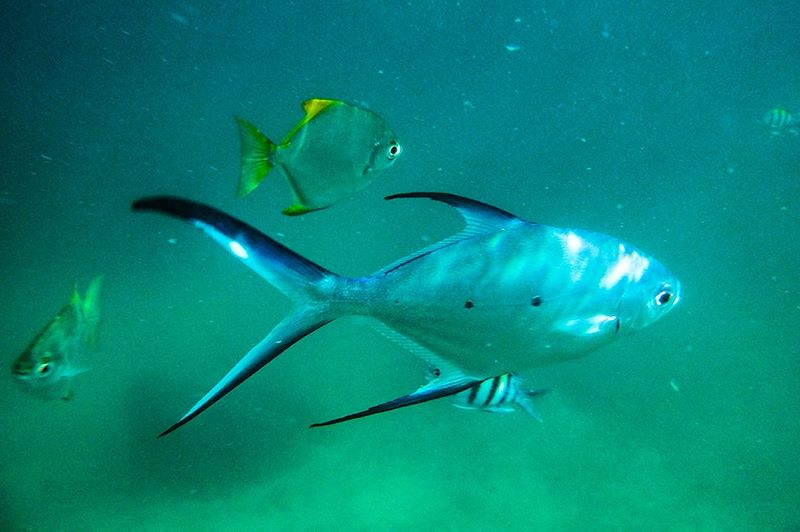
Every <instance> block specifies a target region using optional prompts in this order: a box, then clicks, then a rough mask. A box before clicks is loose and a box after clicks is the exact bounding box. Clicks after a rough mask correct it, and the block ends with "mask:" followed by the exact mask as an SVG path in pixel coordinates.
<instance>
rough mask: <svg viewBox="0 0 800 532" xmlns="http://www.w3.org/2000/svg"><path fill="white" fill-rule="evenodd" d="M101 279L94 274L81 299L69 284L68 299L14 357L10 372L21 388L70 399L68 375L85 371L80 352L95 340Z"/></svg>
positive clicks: (45, 395) (49, 397) (52, 396)
mask: <svg viewBox="0 0 800 532" xmlns="http://www.w3.org/2000/svg"><path fill="white" fill-rule="evenodd" d="M102 280H103V278H102V277H95V278H94V279H93V280H92V282H91V283H90V284H89V288H88V289H87V290H86V294H85V296H84V297H83V299H81V296H80V294H78V288H77V287H75V288H73V291H72V297H71V298H70V301H69V303H67V304H66V305H65V306H64V308H62V309H61V311H60V312H59V313H58V314H56V316H55V317H54V318H53V319H52V320H50V323H48V324H47V325H46V326H45V327H44V329H42V331H41V332H40V333H39V334H38V335H37V336H36V338H34V339H33V341H32V342H31V343H30V345H29V346H28V348H27V349H26V350H25V351H24V352H23V353H22V354H21V355H20V356H19V357H17V359H16V361H14V366H13V368H12V370H11V372H12V374H13V375H14V377H15V379H16V380H17V381H18V382H19V383H21V384H22V385H23V386H24V387H25V389H27V390H29V391H31V392H33V393H34V394H36V395H38V396H40V397H44V398H46V399H52V398H56V397H60V398H61V399H65V400H67V399H70V397H71V396H72V386H71V384H72V378H73V377H74V376H75V375H78V374H80V373H83V372H84V371H86V369H87V368H86V367H84V366H83V365H82V364H83V356H84V354H85V352H86V351H87V349H93V348H94V347H95V346H96V343H97V325H98V323H99V322H100V286H101V285H102Z"/></svg>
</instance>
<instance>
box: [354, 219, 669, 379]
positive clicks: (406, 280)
mask: <svg viewBox="0 0 800 532" xmlns="http://www.w3.org/2000/svg"><path fill="white" fill-rule="evenodd" d="M372 287H373V290H374V292H373V293H371V294H369V295H368V296H367V297H366V299H368V300H369V301H370V304H369V307H368V310H367V312H368V313H369V314H370V315H373V316H375V317H377V318H378V319H380V320H381V321H383V322H384V323H386V324H388V325H389V326H390V327H392V328H394V329H395V330H397V331H398V332H400V333H402V334H404V335H406V336H409V337H412V338H414V339H415V340H416V341H417V342H419V343H420V344H422V345H423V346H425V347H427V348H428V349H430V350H431V351H433V352H435V353H439V354H441V355H442V356H444V357H445V358H447V359H449V360H451V361H454V362H457V363H458V365H459V366H460V367H462V368H464V369H466V370H470V371H473V372H476V373H478V374H481V375H495V374H498V373H500V372H502V371H504V370H508V369H513V370H514V371H522V370H524V369H528V368H532V367H537V366H542V365H545V364H550V363H553V362H560V361H564V360H569V359H572V358H576V357H579V356H580V355H582V354H585V353H587V352H589V351H591V350H593V349H595V348H597V347H599V346H601V345H604V344H606V343H608V342H610V341H611V340H613V339H614V338H616V337H617V336H618V335H619V334H621V333H626V332H628V331H630V330H635V329H639V328H641V327H643V326H646V325H647V324H649V323H651V322H652V321H654V320H655V319H657V318H658V317H659V316H660V315H661V314H663V313H664V312H666V311H667V309H668V308H671V307H672V305H673V304H674V301H668V302H666V304H663V305H662V304H659V303H658V302H657V301H656V297H657V296H658V295H659V294H660V293H662V292H664V293H670V294H675V295H677V292H678V290H679V284H678V282H677V280H675V279H674V277H673V276H672V275H670V274H669V272H667V270H666V269H664V267H663V266H661V265H660V264H658V263H657V262H656V261H654V260H653V259H651V258H649V257H647V256H646V255H645V254H643V253H642V252H640V251H638V250H636V249H635V248H633V247H632V246H630V245H628V244H625V243H623V242H621V241H619V240H617V239H615V238H612V237H609V236H606V235H602V234H599V233H591V232H585V231H578V230H570V229H559V228H555V227H549V226H545V225H539V224H534V223H530V222H525V221H523V220H519V219H516V220H512V221H510V222H509V223H508V224H507V225H505V226H504V227H502V228H499V229H497V230H495V231H492V232H490V233H485V234H477V235H474V236H470V237H469V238H464V239H460V240H458V241H456V242H453V243H452V244H451V245H449V246H446V247H443V248H441V249H439V250H437V251H436V252H435V253H430V254H427V255H423V256H420V257H419V258H416V259H415V260H413V261H412V262H409V263H407V264H404V265H403V266H401V267H397V268H393V269H392V268H390V269H389V270H387V271H385V272H381V273H379V274H378V275H376V276H374V277H373V278H372ZM676 299H677V297H676ZM643 302H647V303H646V304H643ZM629 303H630V304H629Z"/></svg>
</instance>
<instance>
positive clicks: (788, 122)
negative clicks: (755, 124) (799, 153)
mask: <svg viewBox="0 0 800 532" xmlns="http://www.w3.org/2000/svg"><path fill="white" fill-rule="evenodd" d="M762 122H763V123H764V125H766V126H767V127H768V128H769V132H770V134H771V135H780V134H782V133H784V132H786V133H790V134H792V135H797V134H799V133H800V116H798V115H795V114H793V113H790V112H789V111H787V110H786V109H784V108H783V107H776V108H774V109H772V110H770V111H767V113H766V114H765V115H764V118H763V120H762Z"/></svg>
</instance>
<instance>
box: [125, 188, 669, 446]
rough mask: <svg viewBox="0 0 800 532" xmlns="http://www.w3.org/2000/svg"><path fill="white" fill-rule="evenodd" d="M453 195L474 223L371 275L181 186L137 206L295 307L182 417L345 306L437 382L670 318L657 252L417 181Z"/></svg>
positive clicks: (506, 367) (530, 363)
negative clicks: (430, 370)
mask: <svg viewBox="0 0 800 532" xmlns="http://www.w3.org/2000/svg"><path fill="white" fill-rule="evenodd" d="M395 198H430V199H433V200H436V201H440V202H443V203H447V204H449V205H451V206H453V207H455V208H456V209H457V210H458V212H459V213H460V214H461V215H462V216H463V218H464V220H465V222H466V227H465V228H464V229H463V230H462V231H461V232H459V233H458V234H456V235H453V236H452V237H450V238H446V239H444V240H443V241H441V242H438V243H436V244H434V245H432V246H429V247H427V248H425V249H422V250H420V251H418V252H416V253H414V254H412V255H411V256H409V257H406V258H404V259H402V260H399V261H397V262H395V263H394V264H390V265H389V266H387V267H385V268H383V269H381V270H379V271H378V272H376V273H374V274H372V275H369V276H366V277H356V278H351V277H343V276H340V275H337V274H335V273H332V272H330V271H328V270H326V269H325V268H323V267H321V266H319V265H317V264H314V263H313V262H311V261H309V260H308V259H306V258H304V257H302V256H300V255H298V254H296V253H294V252H293V251H291V250H289V249H287V248H286V247H284V246H283V245H282V244H280V243H278V242H276V241H274V240H272V239H271V238H269V237H267V236H266V235H264V234H262V233H260V232H259V231H257V230H256V229H254V228H253V227H251V226H249V225H247V224H245V223H244V222H241V221H239V220H237V219H236V218H233V217H231V216H229V215H227V214H225V213H223V212H220V211H218V210H216V209H214V208H212V207H209V206H206V205H202V204H199V203H195V202H192V201H188V200H184V199H180V198H173V197H153V198H145V199H142V200H139V201H136V202H134V204H133V209H134V210H135V211H157V212H161V213H164V214H168V215H170V216H173V217H176V218H179V219H183V220H185V221H188V222H190V223H192V224H193V225H194V226H195V227H197V228H199V229H200V230H202V231H203V232H204V233H206V234H207V235H208V236H210V237H211V238H212V239H213V240H215V241H216V242H217V243H219V244H220V245H221V246H223V247H224V248H225V249H227V250H228V251H230V252H231V253H232V254H233V255H234V256H235V257H236V258H238V259H239V260H240V261H241V262H242V263H243V264H245V265H246V266H248V267H249V268H251V269H252V270H253V271H255V272H256V273H258V274H259V275H261V276H262V277H264V278H265V279H266V280H267V281H268V282H270V283H271V284H272V285H274V286H275V287H277V288H278V289H279V290H281V291H283V292H284V293H285V294H286V295H287V296H288V297H289V298H290V299H291V300H292V302H293V303H294V305H293V310H292V311H291V312H290V314H289V315H288V316H286V317H285V318H284V319H283V320H282V321H281V322H279V323H278V324H277V325H276V326H275V327H274V328H273V329H272V331H271V332H270V333H269V334H268V335H267V336H266V337H265V338H264V339H263V340H262V341H261V342H260V343H259V344H257V345H256V346H255V347H253V348H252V349H251V350H250V351H249V352H248V353H247V354H245V355H244V357H243V358H242V359H241V360H240V361H239V362H238V363H237V364H236V365H235V366H234V367H233V368H232V369H231V370H230V371H229V372H228V373H227V374H226V375H225V376H224V377H223V378H222V379H221V380H220V381H219V382H218V383H217V384H216V385H215V386H214V387H213V388H212V389H211V390H210V391H209V392H208V393H207V394H206V395H205V396H204V397H203V398H202V399H200V401H198V402H197V403H196V404H195V405H194V406H193V407H192V408H191V409H189V411H188V412H187V413H186V414H184V416H183V417H182V418H181V419H180V420H179V421H178V422H177V423H175V424H174V425H173V426H172V427H170V428H168V429H167V430H166V431H164V432H163V433H162V435H164V434H167V433H169V432H171V431H173V430H175V429H176V428H178V427H180V426H182V425H184V424H185V423H187V422H188V421H190V420H191V419H193V418H194V417H196V416H197V415H198V414H200V413H201V412H202V411H203V410H205V409H206V408H208V407H209V406H211V405H212V404H214V403H215V402H217V401H218V400H219V399H221V398H222V397H223V396H224V395H226V394H227V393H228V392H230V391H231V390H233V389H234V388H235V387H236V386H238V385H239V384H240V383H241V382H243V381H244V380H245V379H247V378H248V377H250V376H251V375H253V374H254V373H255V372H256V371H258V370H259V369H260V368H262V367H263V366H264V365H265V364H267V363H268V362H270V361H271V360H273V359H274V358H275V357H277V356H278V355H279V354H281V353H282V352H283V351H285V350H286V349H287V348H289V347H290V346H291V345H292V344H294V343H295V342H297V341H298V340H300V339H301V338H303V337H304V336H306V335H307V334H309V333H311V332H313V331H315V330H316V329H318V328H320V327H322V326H323V325H325V324H327V323H330V322H331V321H333V320H335V319H337V318H340V317H342V316H346V315H361V316H368V317H371V318H374V320H375V321H376V322H377V323H378V324H379V326H380V327H383V328H384V329H385V331H386V332H387V334H388V335H389V336H391V337H394V339H395V340H397V341H398V342H399V343H401V344H403V345H405V346H406V347H407V348H409V349H410V350H411V351H412V352H414V353H415V354H417V355H418V356H420V357H421V358H422V359H424V360H426V362H428V364H429V365H430V366H433V367H436V368H439V369H440V370H441V372H442V373H441V376H440V377H439V378H438V379H437V380H436V381H434V382H432V383H431V384H429V385H428V386H429V387H431V389H434V388H439V389H442V390H445V389H447V390H448V391H450V392H451V393H447V394H445V395H452V390H454V389H455V388H457V387H459V386H463V388H461V389H460V390H458V391H463V390H465V389H467V388H468V387H469V386H470V385H472V384H474V383H475V379H476V378H477V379H479V380H482V379H484V378H487V377H489V376H496V375H500V374H502V373H505V372H507V371H510V370H511V371H517V372H518V371H523V370H525V369H529V368H534V367H537V366H541V365H544V364H550V363H554V362H560V361H564V360H569V359H573V358H576V357H579V356H581V355H583V354H586V353H587V352H589V351H592V350H593V349H596V348H598V347H600V346H602V345H605V344H607V343H609V342H611V341H612V340H614V339H615V338H618V337H619V336H620V335H622V334H625V333H627V332H630V331H634V330H637V329H641V328H643V327H645V326H647V325H649V324H651V323H653V322H654V321H656V320H657V319H659V318H661V317H662V316H664V315H665V314H666V313H667V312H669V310H671V309H672V308H673V307H674V306H675V305H676V304H677V303H678V301H679V300H680V294H681V289H680V283H679V281H678V280H677V279H676V278H675V277H674V276H673V275H672V274H671V273H670V272H669V271H667V269H666V268H665V267H664V266H662V265H661V264H660V263H658V262H657V261H656V260H655V259H653V258H651V257H649V256H648V255H646V254H645V253H643V252H642V251H640V250H638V249H637V248H635V247H633V246H631V245H629V244H627V243H625V242H622V241H620V240H617V239H616V238H613V237H610V236H608V235H604V234H601V233H593V232H589V231H582V230H577V229H562V228H557V227H550V226H546V225H541V224H537V223H532V222H528V221H525V220H522V219H520V218H517V217H516V216H514V215H512V214H509V213H508V212H505V211H503V210H500V209H498V208H496V207H492V206H490V205H487V204H484V203H481V202H478V201H474V200H470V199H467V198H462V197H459V196H455V195H452V194H444V193H427V192H425V193H423V192H417V193H409V194H397V195H394V196H389V197H388V198H387V199H395Z"/></svg>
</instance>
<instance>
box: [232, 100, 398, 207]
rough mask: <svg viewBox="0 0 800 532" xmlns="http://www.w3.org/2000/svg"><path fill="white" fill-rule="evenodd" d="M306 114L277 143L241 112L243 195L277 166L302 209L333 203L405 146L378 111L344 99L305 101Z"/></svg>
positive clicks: (387, 164) (361, 185)
mask: <svg viewBox="0 0 800 532" xmlns="http://www.w3.org/2000/svg"><path fill="white" fill-rule="evenodd" d="M303 110H304V111H305V113H306V115H305V116H304V117H303V119H302V120H300V122H298V123H297V125H296V126H294V128H292V130H291V131H290V132H289V133H288V134H287V135H286V138H284V139H283V141H281V142H280V144H276V143H274V142H272V141H271V140H269V139H268V138H267V137H266V135H264V134H263V133H261V132H260V131H259V130H258V129H257V128H256V127H255V126H254V125H253V124H251V123H249V122H247V121H246V120H244V119H242V118H239V117H237V118H236V122H237V124H238V125H239V135H240V137H241V141H242V173H241V177H240V179H239V186H238V195H239V196H245V195H247V194H249V193H250V192H252V191H253V190H254V189H255V188H256V187H257V186H258V185H259V184H260V183H261V181H262V180H263V179H264V177H266V175H267V174H268V173H269V172H270V171H271V170H272V168H275V167H277V168H278V170H280V172H281V173H283V175H284V176H285V177H286V179H287V181H288V182H289V187H290V188H291V189H292V195H293V196H294V203H292V205H290V206H289V207H287V208H286V209H284V210H283V214H286V215H293V216H296V215H300V214H305V213H307V212H311V211H316V210H319V209H324V208H326V207H330V206H331V205H333V204H335V203H338V202H339V201H341V200H342V199H344V198H346V197H347V196H349V195H351V194H353V193H355V192H358V191H359V190H361V189H363V188H365V187H366V186H367V185H369V184H370V183H372V181H373V180H374V179H375V177H377V176H378V174H380V172H382V171H383V170H385V169H386V168H388V167H390V166H391V165H392V164H394V162H395V160H396V159H397V158H398V157H399V156H400V154H401V153H402V151H403V149H402V147H401V146H400V144H399V143H398V142H397V138H396V136H395V134H394V132H393V131H392V130H391V129H390V128H389V126H387V125H386V122H384V121H383V119H382V118H381V117H380V116H378V115H377V114H375V113H373V112H372V111H369V110H367V109H362V108H361V107H357V106H355V105H350V104H348V103H346V102H343V101H341V100H324V99H319V98H317V99H311V100H306V101H305V102H303Z"/></svg>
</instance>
